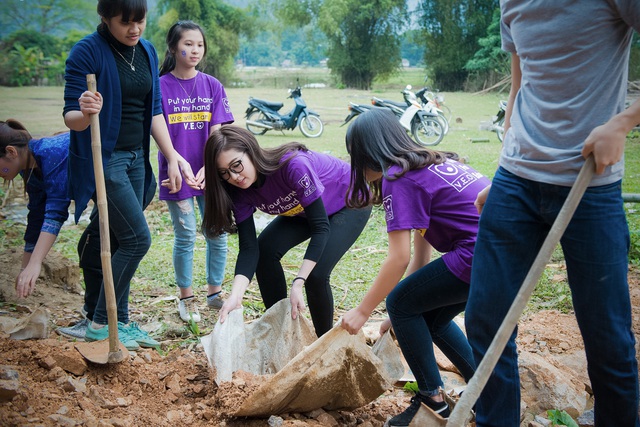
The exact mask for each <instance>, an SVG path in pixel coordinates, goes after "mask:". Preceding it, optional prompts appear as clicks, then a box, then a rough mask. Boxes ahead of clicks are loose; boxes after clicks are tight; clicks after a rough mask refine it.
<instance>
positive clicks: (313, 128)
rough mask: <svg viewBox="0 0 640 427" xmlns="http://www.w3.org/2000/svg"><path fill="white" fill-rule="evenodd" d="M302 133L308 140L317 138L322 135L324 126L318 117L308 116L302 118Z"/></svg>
mask: <svg viewBox="0 0 640 427" xmlns="http://www.w3.org/2000/svg"><path fill="white" fill-rule="evenodd" d="M299 126H300V132H302V134H303V135H304V136H306V137H307V138H317V137H319V136H320V135H322V131H323V130H324V124H323V123H322V120H320V117H318V116H306V117H302V118H300V125H299Z"/></svg>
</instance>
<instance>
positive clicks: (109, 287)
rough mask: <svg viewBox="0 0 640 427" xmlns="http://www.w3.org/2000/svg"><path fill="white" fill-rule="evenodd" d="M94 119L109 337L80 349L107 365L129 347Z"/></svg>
mask: <svg viewBox="0 0 640 427" xmlns="http://www.w3.org/2000/svg"><path fill="white" fill-rule="evenodd" d="M87 86H88V87H89V90H90V91H91V92H96V90H97V89H96V76H95V74H87ZM90 120H91V153H92V157H93V172H94V174H95V180H96V193H97V196H98V215H99V221H100V260H101V261H102V276H103V281H104V294H105V298H106V301H107V319H108V322H109V325H108V327H109V338H108V339H106V340H102V341H95V342H84V343H77V344H76V349H77V350H78V351H79V352H80V354H82V356H83V357H84V358H85V359H87V360H88V361H90V362H93V363H98V364H101V365H104V364H106V363H118V362H122V361H123V360H124V357H125V354H127V349H126V347H125V346H124V344H122V343H121V342H120V340H118V311H117V309H116V293H115V290H114V285H113V272H112V270H111V243H110V240H109V212H108V211H107V191H106V187H105V183H104V170H103V167H102V143H101V141H100V120H99V117H98V115H97V114H91V116H90Z"/></svg>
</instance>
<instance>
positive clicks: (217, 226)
mask: <svg viewBox="0 0 640 427" xmlns="http://www.w3.org/2000/svg"><path fill="white" fill-rule="evenodd" d="M228 150H236V151H239V152H241V153H244V155H245V158H248V160H250V161H251V163H253V166H254V167H255V169H256V172H257V174H258V177H265V176H269V175H271V174H273V173H274V172H275V171H277V170H278V169H280V168H281V167H283V166H284V165H286V164H287V163H288V162H289V160H291V158H293V156H291V157H289V158H288V159H287V160H286V161H284V162H281V160H282V157H283V156H284V155H285V154H287V153H289V152H291V151H308V149H307V147H306V146H305V145H304V144H301V143H299V142H290V143H287V144H284V145H281V146H279V147H275V148H262V147H260V145H259V144H258V141H257V140H256V138H255V136H253V134H252V133H251V132H249V131H248V130H247V129H244V128H241V127H238V126H233V125H225V126H222V127H221V128H219V129H217V130H215V131H214V132H213V133H212V134H211V135H210V136H209V139H208V140H207V143H206V145H205V147H204V180H205V190H204V202H205V203H204V206H205V208H204V216H203V221H202V231H203V233H204V234H205V235H206V236H207V237H215V236H219V235H220V234H222V233H225V232H227V233H235V232H236V224H235V221H234V219H233V213H232V206H233V202H232V201H231V193H232V192H233V191H242V190H241V189H238V188H236V187H234V186H233V185H232V184H229V183H228V182H227V181H225V180H224V179H222V178H221V177H220V175H219V174H218V164H217V162H218V157H219V156H220V153H222V152H224V151H228Z"/></svg>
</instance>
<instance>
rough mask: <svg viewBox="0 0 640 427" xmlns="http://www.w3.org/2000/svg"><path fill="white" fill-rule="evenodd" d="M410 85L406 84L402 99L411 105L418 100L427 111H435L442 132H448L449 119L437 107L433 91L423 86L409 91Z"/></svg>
mask: <svg viewBox="0 0 640 427" xmlns="http://www.w3.org/2000/svg"><path fill="white" fill-rule="evenodd" d="M411 89H412V87H411V85H407V86H406V87H405V88H404V90H403V91H402V96H403V97H404V101H405V102H406V103H407V105H411V104H412V103H413V102H414V101H416V100H418V102H419V103H420V105H421V106H422V108H424V109H425V110H427V111H429V112H430V113H435V114H437V116H438V120H439V121H440V124H441V125H442V128H443V129H444V134H445V135H446V134H448V133H449V119H447V117H446V116H445V113H444V111H443V110H442V109H440V108H439V106H438V105H439V104H438V103H437V101H436V100H435V97H434V96H433V92H430V91H429V88H427V87H423V88H422V89H420V90H419V91H418V92H416V93H413V92H412V91H411Z"/></svg>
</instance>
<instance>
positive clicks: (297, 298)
mask: <svg viewBox="0 0 640 427" xmlns="http://www.w3.org/2000/svg"><path fill="white" fill-rule="evenodd" d="M290 299H291V318H292V319H297V318H298V314H300V313H302V312H304V310H305V308H306V306H305V304H304V297H303V296H302V286H301V285H293V286H291V298H290Z"/></svg>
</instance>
